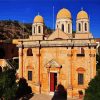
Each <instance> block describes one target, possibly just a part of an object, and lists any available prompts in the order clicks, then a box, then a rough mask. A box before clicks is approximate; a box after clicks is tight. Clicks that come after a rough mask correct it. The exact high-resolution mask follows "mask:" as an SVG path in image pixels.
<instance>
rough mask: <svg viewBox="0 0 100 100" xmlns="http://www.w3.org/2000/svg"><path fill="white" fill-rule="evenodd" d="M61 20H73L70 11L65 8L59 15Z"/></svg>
mask: <svg viewBox="0 0 100 100" xmlns="http://www.w3.org/2000/svg"><path fill="white" fill-rule="evenodd" d="M61 18H70V19H71V13H70V11H69V10H67V9H65V8H63V9H61V10H60V11H59V12H58V14H57V19H61Z"/></svg>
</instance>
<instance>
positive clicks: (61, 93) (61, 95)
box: [52, 84, 67, 100]
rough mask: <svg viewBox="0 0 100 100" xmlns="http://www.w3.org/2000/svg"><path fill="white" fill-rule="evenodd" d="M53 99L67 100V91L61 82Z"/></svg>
mask: <svg viewBox="0 0 100 100" xmlns="http://www.w3.org/2000/svg"><path fill="white" fill-rule="evenodd" d="M52 100H67V91H66V90H65V88H64V86H63V85H61V84H59V85H58V86H57V89H56V91H55V93H54V96H53V98H52Z"/></svg>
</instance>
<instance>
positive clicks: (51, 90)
mask: <svg viewBox="0 0 100 100" xmlns="http://www.w3.org/2000/svg"><path fill="white" fill-rule="evenodd" d="M50 92H54V73H50Z"/></svg>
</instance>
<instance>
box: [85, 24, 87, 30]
mask: <svg viewBox="0 0 100 100" xmlns="http://www.w3.org/2000/svg"><path fill="white" fill-rule="evenodd" d="M85 31H87V23H85Z"/></svg>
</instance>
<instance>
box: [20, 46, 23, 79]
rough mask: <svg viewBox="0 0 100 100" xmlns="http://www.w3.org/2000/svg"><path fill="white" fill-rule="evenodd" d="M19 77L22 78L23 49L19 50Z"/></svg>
mask: <svg viewBox="0 0 100 100" xmlns="http://www.w3.org/2000/svg"><path fill="white" fill-rule="evenodd" d="M19 77H20V78H22V77H23V49H22V47H21V48H19Z"/></svg>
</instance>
